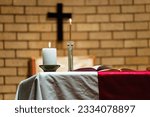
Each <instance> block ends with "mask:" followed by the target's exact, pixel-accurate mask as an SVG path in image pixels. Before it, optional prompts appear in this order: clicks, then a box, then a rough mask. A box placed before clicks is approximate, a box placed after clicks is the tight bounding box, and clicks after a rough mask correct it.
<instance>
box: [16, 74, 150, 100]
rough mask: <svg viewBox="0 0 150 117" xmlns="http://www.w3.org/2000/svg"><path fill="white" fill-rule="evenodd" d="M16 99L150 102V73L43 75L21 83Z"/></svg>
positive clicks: (37, 75)
mask: <svg viewBox="0 0 150 117" xmlns="http://www.w3.org/2000/svg"><path fill="white" fill-rule="evenodd" d="M16 99H18V100H98V99H102V100H107V99H108V100H120V99H121V100H122V99H123V100H144V99H148V100H149V99H150V72H149V71H122V72H121V71H120V72H119V71H117V72H102V71H99V72H96V71H86V72H81V71H80V72H40V73H38V74H36V75H34V76H31V77H30V78H28V79H26V80H23V81H22V82H20V84H19V86H18V90H17V94H16Z"/></svg>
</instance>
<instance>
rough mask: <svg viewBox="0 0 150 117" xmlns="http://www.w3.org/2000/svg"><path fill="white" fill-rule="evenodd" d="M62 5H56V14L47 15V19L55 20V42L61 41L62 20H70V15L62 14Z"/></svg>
mask: <svg viewBox="0 0 150 117" xmlns="http://www.w3.org/2000/svg"><path fill="white" fill-rule="evenodd" d="M62 7H63V5H62V3H58V4H57V13H48V14H47V17H48V18H57V41H58V42H62V41H63V19H69V18H71V16H72V15H71V13H63V10H62Z"/></svg>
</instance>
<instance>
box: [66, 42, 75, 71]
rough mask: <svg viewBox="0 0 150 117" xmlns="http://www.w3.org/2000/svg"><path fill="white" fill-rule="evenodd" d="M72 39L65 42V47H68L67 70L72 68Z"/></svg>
mask: <svg viewBox="0 0 150 117" xmlns="http://www.w3.org/2000/svg"><path fill="white" fill-rule="evenodd" d="M73 45H74V42H73V41H68V42H67V49H68V71H72V70H73Z"/></svg>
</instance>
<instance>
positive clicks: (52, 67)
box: [39, 65, 60, 72]
mask: <svg viewBox="0 0 150 117" xmlns="http://www.w3.org/2000/svg"><path fill="white" fill-rule="evenodd" d="M39 67H40V68H42V70H43V71H44V72H55V71H56V70H57V69H58V68H59V67H60V65H39Z"/></svg>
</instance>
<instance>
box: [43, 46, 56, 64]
mask: <svg viewBox="0 0 150 117" xmlns="http://www.w3.org/2000/svg"><path fill="white" fill-rule="evenodd" d="M50 47H51V43H49V48H43V49H42V56H43V65H56V56H57V54H56V48H50Z"/></svg>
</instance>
